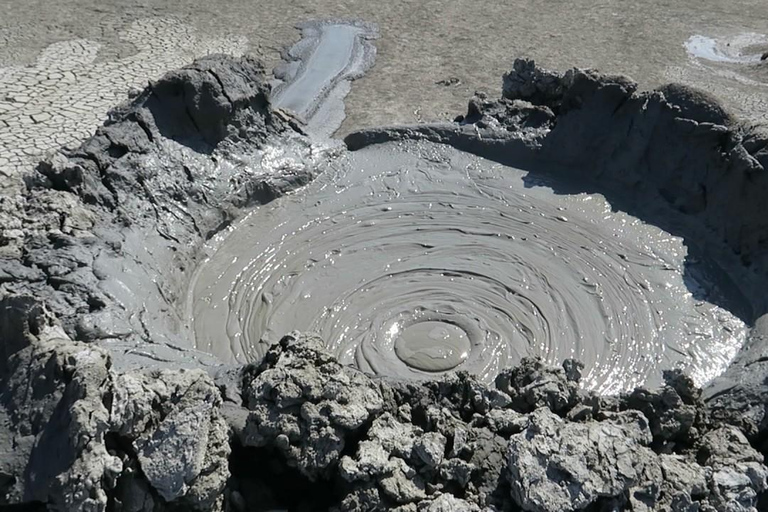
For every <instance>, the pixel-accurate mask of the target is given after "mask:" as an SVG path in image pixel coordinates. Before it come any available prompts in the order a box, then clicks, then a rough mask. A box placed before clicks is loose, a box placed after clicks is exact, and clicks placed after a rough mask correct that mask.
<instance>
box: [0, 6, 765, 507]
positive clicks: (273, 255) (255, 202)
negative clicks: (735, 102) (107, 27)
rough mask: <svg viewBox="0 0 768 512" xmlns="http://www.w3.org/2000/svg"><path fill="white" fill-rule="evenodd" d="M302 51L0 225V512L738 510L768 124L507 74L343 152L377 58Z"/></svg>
mask: <svg viewBox="0 0 768 512" xmlns="http://www.w3.org/2000/svg"><path fill="white" fill-rule="evenodd" d="M302 31H303V35H304V38H303V39H302V41H300V42H299V43H298V44H297V45H296V46H295V47H294V48H292V49H291V50H289V51H287V52H286V55H285V62H284V64H283V65H282V66H281V67H280V68H279V69H278V70H277V72H276V73H275V81H274V82H273V86H274V89H272V90H271V87H270V86H269V85H268V84H267V79H266V77H265V74H264V72H263V70H262V69H261V67H260V65H259V64H258V63H257V62H256V61H254V60H253V59H251V58H248V57H244V58H231V57H225V56H210V57H207V58H205V59H200V60H198V61H196V62H195V63H193V64H191V65H190V66H187V67H185V68H182V69H180V70H177V71H175V72H172V73H169V74H167V75H166V76H164V77H163V78H162V79H160V80H158V81H157V82H153V83H152V84H150V86H149V87H147V88H146V89H145V90H144V91H143V92H142V93H141V94H140V95H138V96H137V97H136V98H134V99H133V100H132V101H131V102H129V103H127V104H124V105H120V106H118V107H117V108H115V110H113V111H112V113H111V114H110V120H109V121H108V122H107V123H105V125H104V126H103V127H101V128H100V129H99V130H97V132H96V133H95V134H94V135H93V136H92V137H91V138H90V139H88V140H87V141H86V142H84V143H83V144H82V145H81V146H80V147H79V148H77V149H75V150H71V151H62V152H60V153H58V154H56V155H53V156H51V157H50V158H47V159H46V160H45V161H43V162H41V163H40V165H39V166H38V168H37V169H36V171H35V172H34V173H32V174H30V175H29V176H27V177H26V179H25V187H24V190H22V191H21V192H20V193H19V194H18V195H16V196H5V197H3V198H2V202H0V207H1V209H0V213H2V217H1V218H2V220H3V223H4V224H5V225H8V226H10V228H9V229H7V230H6V231H5V234H4V238H3V239H2V251H3V252H2V254H3V258H2V259H1V260H0V278H1V279H0V281H1V282H2V284H1V285H0V286H2V293H3V298H2V302H0V304H2V308H0V332H2V333H3V336H4V338H3V342H2V344H0V346H1V347H2V351H3V352H2V357H1V358H0V385H1V386H0V393H1V395H0V399H1V400H0V404H2V407H0V425H2V429H3V430H2V433H3V435H0V454H2V456H1V457H0V491H1V493H0V504H2V505H6V504H9V505H20V506H21V507H24V508H28V509H36V508H46V507H47V508H50V509H52V510H76V509H89V510H133V511H144V510H146V511H149V510H153V511H157V510H200V511H208V510H231V511H244V510H275V509H277V510H399V511H403V512H405V511H417V510H429V511H442V510H504V511H506V510H509V511H516V510H526V511H537V512H538V511H542V512H544V511H558V512H560V511H564V510H566V511H571V510H574V511H575V510H593V511H596V510H633V511H639V510H690V511H695V510H707V511H712V510H729V511H742V510H743V511H751V510H755V507H756V506H757V505H758V504H759V502H760V501H761V500H763V499H764V498H762V497H761V496H762V494H761V493H764V492H765V491H766V489H768V481H767V480H766V479H767V478H768V468H766V467H765V466H764V465H763V461H764V459H763V454H762V453H761V452H764V451H765V433H766V431H767V428H766V427H767V425H766V422H767V420H766V414H765V412H766V411H765V403H766V396H768V390H766V388H765V382H766V377H768V366H766V361H768V356H766V355H765V354H764V352H765V350H766V348H765V334H764V333H765V325H764V323H765V320H764V318H763V315H764V314H765V312H766V311H765V300H764V296H763V294H762V288H763V285H764V283H765V278H766V270H767V267H766V264H767V263H768V261H767V260H766V247H768V220H766V218H765V216H763V215H761V214H760V212H761V211H762V206H763V203H764V198H765V197H766V193H768V174H766V169H768V133H767V132H766V130H765V128H764V127H761V126H752V125H746V124H741V123H739V122H737V121H734V120H733V118H732V117H731V116H730V115H728V114H727V113H726V112H725V111H724V110H723V109H722V107H720V105H719V104H717V102H716V100H714V99H712V98H710V97H709V96H707V95H706V94H703V93H700V92H698V91H695V90H692V89H689V88H685V87H682V86H678V85H670V86H668V87H665V88H663V89H661V90H660V91H653V92H638V91H637V90H636V85H635V84H634V83H633V82H632V81H631V80H629V79H628V78H625V77H620V76H607V75H602V74H599V73H597V72H595V71H589V70H579V69H573V70H570V71H568V72H566V73H557V72H551V71H547V70H544V69H541V68H538V67H536V66H535V64H534V63H533V62H532V61H529V60H524V59H519V60H516V61H515V63H514V66H513V69H512V70H511V71H510V72H509V73H507V74H506V75H505V76H504V82H503V97H502V98H501V99H499V100H490V99H488V98H487V97H486V96H483V95H478V96H476V97H475V98H473V99H472V100H471V101H470V103H469V108H468V111H467V113H466V115H463V116H460V117H458V118H457V119H456V120H455V121H454V122H446V123H441V124H430V125H419V126H412V127H392V128H380V129H369V130H364V131H361V132H356V133H353V134H351V135H349V136H348V137H346V139H345V140H344V141H343V143H342V142H340V141H338V140H334V139H332V138H330V135H331V134H332V133H333V131H334V130H335V129H336V127H337V126H338V124H339V123H340V121H341V120H342V119H343V113H342V110H341V107H342V106H343V105H342V103H341V101H342V99H343V97H344V95H345V94H346V92H347V91H348V90H349V88H350V82H349V81H350V80H352V79H354V78H356V77H358V76H360V75H361V74H362V73H364V71H365V70H366V69H367V68H368V67H369V66H370V65H371V64H372V63H373V56H374V54H375V52H374V47H373V39H374V38H375V35H376V34H375V30H374V28H373V27H371V26H369V25H366V24H363V23H346V22H337V21H329V22H324V23H310V24H306V25H304V26H302ZM718 115H719V116H720V117H719V118H718V117H717V116H718ZM713 116H715V118H713Z"/></svg>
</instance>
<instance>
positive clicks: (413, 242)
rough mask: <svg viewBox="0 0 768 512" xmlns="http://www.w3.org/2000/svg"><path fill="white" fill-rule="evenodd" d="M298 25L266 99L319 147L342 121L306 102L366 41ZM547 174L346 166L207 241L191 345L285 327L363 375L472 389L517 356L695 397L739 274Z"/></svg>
mask: <svg viewBox="0 0 768 512" xmlns="http://www.w3.org/2000/svg"><path fill="white" fill-rule="evenodd" d="M303 31H304V35H305V37H304V38H303V39H302V40H301V41H300V42H299V43H297V45H296V46H294V48H293V49H291V50H290V51H289V52H287V55H288V56H290V57H291V58H292V59H295V60H289V61H288V63H287V64H286V68H287V69H288V71H285V70H284V71H283V72H280V73H278V76H280V77H282V78H283V80H284V81H283V82H282V83H281V84H280V85H279V86H278V88H277V89H276V91H275V103H276V105H283V106H286V108H289V109H291V110H293V111H295V112H297V113H298V115H300V117H301V118H302V119H304V120H305V121H306V122H307V126H308V129H309V130H310V133H312V132H313V131H315V132H317V131H318V130H319V131H321V132H322V135H327V134H330V133H331V132H332V131H333V129H335V127H337V126H338V125H336V124H333V123H332V122H330V123H331V124H329V119H328V118H327V116H325V114H323V113H322V111H323V109H322V107H321V106H320V105H322V103H323V101H324V99H325V98H327V97H333V96H337V97H338V96H342V97H343V93H344V91H335V90H334V89H335V88H338V87H339V84H343V83H346V80H348V79H350V78H354V77H355V76H358V75H357V74H358V73H359V72H361V71H360V70H364V68H365V67H366V66H368V65H370V62H369V61H368V60H366V59H367V58H371V56H372V55H373V52H372V51H370V50H366V47H368V46H369V45H370V41H371V38H372V37H374V36H375V31H373V30H372V29H370V28H369V27H367V26H366V25H362V24H352V25H344V24H335V23H332V22H329V23H321V24H317V25H312V24H308V25H304V26H303ZM316 135H320V133H316ZM547 174H548V173H534V174H531V175H529V173H528V172H526V171H524V170H521V169H518V168H514V167H508V166H502V165H499V164H497V163H494V162H492V161H490V160H484V159H481V158H474V157H470V156H468V155H466V154H462V153H461V152H460V151H456V150H453V149H450V148H445V147H432V146H429V145H427V146H424V145H423V144H422V145H419V144H415V143H411V144H406V145H394V144H391V143H390V144H385V145H382V146H381V147H376V148H366V149H364V150H361V151H357V152H354V153H348V154H344V155H342V156H341V157H339V158H336V159H335V160H334V161H333V162H330V163H328V164H327V166H326V167H325V168H324V170H323V173H322V175H321V177H320V178H318V179H317V180H316V181H315V182H313V183H312V184H310V185H308V186H307V187H305V188H304V189H302V190H300V191H297V192H296V193H295V194H293V195H291V196H290V197H284V198H280V199H278V200H276V201H275V202H273V203H271V204H269V205H266V206H263V207H260V208H259V209H258V210H257V211H254V212H252V213H250V214H249V215H248V216H247V218H246V219H244V220H243V221H242V222H240V223H239V224H237V225H236V226H234V227H233V228H231V229H230V230H228V232H227V234H226V235H222V236H219V237H217V239H216V240H215V241H214V243H212V244H210V245H209V246H208V249H207V250H208V253H209V256H208V258H207V261H206V262H205V263H204V264H203V265H202V266H201V267H200V269H198V271H197V272H196V277H195V280H194V282H193V285H192V287H191V288H190V292H189V295H190V297H189V299H188V306H187V309H188V311H189V312H188V315H189V320H188V321H189V324H190V325H191V326H192V327H193V330H194V333H195V339H196V343H195V346H196V348H197V349H198V350H201V351H205V352H209V353H211V354H213V355H215V356H216V357H218V358H220V359H221V360H223V361H227V362H239V363H245V362H254V361H259V360H261V358H262V357H263V356H264V354H265V352H266V351H267V350H268V348H269V347H270V346H271V345H273V344H274V343H276V342H277V341H279V340H280V338H282V336H284V335H285V334H286V333H288V332H290V331H291V330H293V329H298V330H300V331H302V332H312V333H316V334H318V335H319V336H320V337H321V338H322V339H324V340H325V341H326V344H327V348H328V350H329V351H330V352H331V353H333V354H334V355H336V357H338V358H339V360H340V361H341V362H342V363H345V364H352V365H355V366H357V367H358V368H360V369H362V370H365V371H367V372H371V373H373V374H376V375H380V376H386V377H398V378H416V379H432V378H435V377H436V375H438V374H439V373H441V372H445V371H453V370H466V371H469V372H471V373H473V374H475V375H477V376H478V378H480V379H481V380H484V381H485V382H492V381H493V380H494V379H495V377H496V375H497V374H498V373H499V371H501V370H503V369H505V368H508V367H510V366H512V365H514V364H516V363H518V362H519V361H520V360H521V359H522V358H523V357H527V356H537V357H542V358H544V359H545V360H547V361H548V362H550V363H551V364H560V362H562V361H563V360H564V359H567V358H576V359H578V360H580V361H582V362H584V363H585V364H586V371H585V376H584V379H583V381H582V384H583V385H584V386H585V387H587V388H588V389H591V390H595V391H598V392H601V393H618V392H621V391H628V390H631V389H634V388H635V387H637V386H639V385H658V384H660V383H661V375H662V370H665V369H672V368H677V369H682V370H685V371H686V373H688V374H689V375H691V376H692V377H693V379H694V381H695V382H696V383H697V384H698V385H705V384H706V383H708V382H709V381H710V380H711V379H712V378H714V377H716V376H717V375H719V374H721V373H722V372H723V371H724V370H725V368H726V367H727V365H728V364H729V363H730V361H731V360H732V359H733V357H734V356H735V355H736V353H737V352H738V350H739V348H740V347H741V346H742V344H743V343H744V340H745V338H746V335H747V332H748V325H747V322H749V321H751V319H750V318H749V314H750V313H749V311H750V309H751V308H750V302H749V299H748V298H747V297H748V295H749V293H750V292H749V291H747V292H744V291H743V290H740V289H739V286H738V285H735V284H734V282H735V281H748V280H749V278H748V277H746V275H745V274H744V272H743V269H741V268H740V265H738V264H736V265H731V266H730V267H728V270H724V269H723V268H721V267H720V265H721V264H720V263H718V262H717V261H716V260H715V259H712V258H711V257H710V256H708V255H706V254H703V253H702V251H700V250H699V251H698V252H697V254H696V255H695V256H693V255H691V257H690V258H688V256H689V254H688V252H689V251H688V247H687V246H686V243H685V241H684V240H683V239H682V238H681V237H679V236H674V235H672V234H670V233H668V232H666V231H664V230H663V229H659V228H656V227H654V226H653V225H651V224H648V223H646V222H644V221H643V220H641V219H639V218H637V217H635V216H632V215H628V214H625V213H623V212H621V211H614V208H613V207H612V206H611V203H610V202H608V201H607V200H606V199H605V198H604V197H603V196H602V194H600V193H599V192H600V189H599V188H598V189H597V190H596V192H598V193H592V194H557V193H556V192H555V190H556V189H565V188H571V189H573V190H576V189H578V187H579V186H580V185H579V184H578V183H572V181H573V180H570V181H571V182H569V180H568V179H567V178H564V177H560V178H553V179H554V180H555V181H554V183H550V186H546V185H545V186H536V185H535V184H533V182H534V181H535V179H534V176H539V177H540V178H541V177H544V176H547ZM631 194H632V192H623V196H624V197H626V196H628V195H631ZM671 215H673V216H675V215H677V216H684V215H683V214H680V213H677V212H674V213H671ZM712 243H717V244H720V242H717V241H714V240H713V241H712ZM729 276H730V277H729ZM721 285H722V286H721ZM723 305H725V307H722V306H723ZM729 307H731V308H732V309H733V311H730V310H729V309H728V308H729Z"/></svg>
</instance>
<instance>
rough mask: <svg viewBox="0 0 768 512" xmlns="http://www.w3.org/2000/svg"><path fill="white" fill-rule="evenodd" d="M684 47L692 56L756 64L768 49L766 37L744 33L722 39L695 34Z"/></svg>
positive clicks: (733, 62)
mask: <svg viewBox="0 0 768 512" xmlns="http://www.w3.org/2000/svg"><path fill="white" fill-rule="evenodd" d="M685 48H686V50H688V53H690V54H691V55H692V56H693V57H696V58H698V59H704V60H708V61H711V62H727V63H731V64H756V63H758V62H760V60H761V58H762V56H763V54H764V53H765V51H766V49H768V37H766V36H765V35H764V34H755V33H745V34H738V35H736V36H735V37H732V38H728V39H725V40H723V39H716V38H713V37H707V36H703V35H700V34H696V35H693V36H691V37H690V38H688V40H687V41H686V42H685ZM761 49H762V51H761Z"/></svg>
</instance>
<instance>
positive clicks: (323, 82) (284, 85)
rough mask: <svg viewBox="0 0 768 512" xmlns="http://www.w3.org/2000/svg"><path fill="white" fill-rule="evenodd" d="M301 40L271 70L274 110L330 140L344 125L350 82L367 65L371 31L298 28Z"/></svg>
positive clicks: (332, 25)
mask: <svg viewBox="0 0 768 512" xmlns="http://www.w3.org/2000/svg"><path fill="white" fill-rule="evenodd" d="M298 28H300V29H301V35H302V37H301V40H300V41H299V42H298V43H296V44H295V45H294V46H293V47H292V48H290V49H289V50H288V51H287V52H285V54H284V62H283V64H281V65H280V66H279V67H278V68H277V69H276V70H275V76H276V77H277V79H278V80H277V85H276V86H275V88H274V91H273V98H274V103H275V106H276V107H279V108H285V109H287V110H290V111H292V112H293V113H294V114H296V115H297V116H299V118H300V119H302V120H303V121H304V123H305V124H306V126H307V129H308V130H309V131H310V132H311V133H312V135H315V136H330V135H331V134H333V132H335V131H336V130H337V129H338V128H339V126H341V123H342V122H343V121H344V117H345V116H344V98H345V97H346V95H347V93H349V89H350V85H349V82H350V81H352V80H354V79H355V78H359V77H361V76H362V75H363V74H364V73H365V72H366V71H367V70H368V69H369V68H370V67H371V66H372V65H373V61H374V59H375V56H376V47H375V46H373V44H372V43H371V40H372V39H374V38H375V37H376V36H377V29H376V27H375V26H373V25H371V24H368V23H364V22H355V21H341V20H329V21H320V22H314V21H312V22H306V23H302V24H301V25H299V27H298Z"/></svg>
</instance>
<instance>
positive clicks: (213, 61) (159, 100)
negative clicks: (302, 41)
mask: <svg viewBox="0 0 768 512" xmlns="http://www.w3.org/2000/svg"><path fill="white" fill-rule="evenodd" d="M269 91H270V87H269V85H268V84H267V82H266V81H265V79H264V68H263V67H262V66H261V64H260V63H259V62H258V61H257V60H255V59H253V58H252V57H241V58H239V59H235V58H232V57H227V56H224V55H209V56H207V57H203V58H201V59H198V60H196V61H195V62H194V63H192V64H190V65H189V66H186V67H183V68H181V69H179V70H176V71H172V72H170V73H167V74H166V75H165V76H163V77H162V78H161V79H160V80H158V81H157V82H154V83H151V84H150V86H149V87H148V88H147V90H146V91H145V92H144V93H143V95H142V96H141V97H140V98H139V101H143V102H144V105H145V106H146V108H148V109H149V111H150V112H152V116H153V117H154V120H155V123H156V124H157V128H158V129H159V130H160V132H161V133H162V134H163V135H164V136H165V137H167V138H169V139H174V140H177V141H179V142H181V143H183V144H186V145H190V146H192V147H199V145H200V144H201V143H203V144H206V145H208V146H211V147H215V146H216V145H217V144H218V143H219V142H221V141H222V140H224V139H225V138H227V137H247V136H248V135H249V134H250V135H253V134H256V133H259V132H261V131H263V130H264V129H265V128H266V124H267V123H269V122H270V121H271V113H270V104H269Z"/></svg>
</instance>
